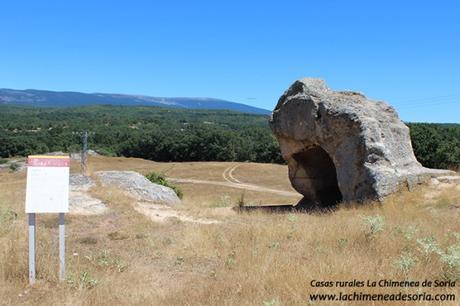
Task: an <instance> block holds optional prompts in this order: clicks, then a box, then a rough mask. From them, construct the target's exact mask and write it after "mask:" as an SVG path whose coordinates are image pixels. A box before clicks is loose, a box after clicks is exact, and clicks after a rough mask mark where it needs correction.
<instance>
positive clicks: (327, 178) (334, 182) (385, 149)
mask: <svg viewBox="0 0 460 306" xmlns="http://www.w3.org/2000/svg"><path fill="white" fill-rule="evenodd" d="M270 126H271V128H272V131H273V133H274V134H275V136H276V138H277V139H278V142H279V144H280V147H281V153H282V155H283V157H284V158H285V159H286V161H287V162H288V166H289V178H290V180H291V183H292V186H293V187H294V188H295V189H296V190H297V191H298V192H300V193H301V194H303V195H304V199H303V200H302V203H303V204H306V205H317V204H320V205H322V206H327V205H333V204H335V203H337V202H340V201H363V200H366V199H382V198H383V197H385V196H387V195H389V194H391V193H393V192H395V191H397V190H398V189H400V188H409V189H410V188H411V187H413V186H414V185H416V184H419V183H422V182H425V181H427V180H428V179H429V178H430V177H434V176H438V175H446V174H449V173H450V171H447V170H435V169H427V168H424V167H422V165H421V164H420V163H419V162H418V161H417V160H416V158H415V155H414V152H413V150H412V145H411V140H410V136H409V128H408V127H407V126H406V125H405V124H404V123H403V122H402V121H401V120H400V119H399V117H398V114H397V113H396V111H395V110H394V109H393V108H392V107H391V106H389V105H388V104H386V103H384V102H381V101H371V100H369V99H367V98H366V97H365V96H364V95H362V94H361V93H357V92H351V91H333V90H331V89H329V88H328V87H327V86H326V84H325V83H324V81H322V80H319V79H311V78H306V79H302V80H299V81H296V82H295V83H294V84H292V85H291V87H290V88H289V89H288V90H287V91H286V92H285V93H284V94H283V95H282V96H281V98H280V99H279V101H278V104H277V105H276V107H275V110H274V111H273V114H272V118H271V120H270Z"/></svg>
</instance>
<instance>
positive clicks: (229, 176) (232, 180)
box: [222, 165, 243, 184]
mask: <svg viewBox="0 0 460 306" xmlns="http://www.w3.org/2000/svg"><path fill="white" fill-rule="evenodd" d="M239 166H240V165H236V166H233V167H228V168H227V169H225V170H224V172H223V173H222V177H223V178H224V180H226V181H227V182H229V183H236V184H243V183H241V182H240V181H239V180H237V179H236V178H235V177H233V171H235V170H236V168H238V167H239Z"/></svg>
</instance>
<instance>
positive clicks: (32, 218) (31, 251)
mask: <svg viewBox="0 0 460 306" xmlns="http://www.w3.org/2000/svg"><path fill="white" fill-rule="evenodd" d="M27 215H28V217H29V283H31V284H33V283H35V214H34V213H30V214H27Z"/></svg>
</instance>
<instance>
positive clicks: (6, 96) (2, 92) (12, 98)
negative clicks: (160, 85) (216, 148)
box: [0, 89, 270, 114]
mask: <svg viewBox="0 0 460 306" xmlns="http://www.w3.org/2000/svg"><path fill="white" fill-rule="evenodd" d="M0 104H10V105H22V106H37V107H72V106H83V105H102V104H104V105H106V104H107V105H133V106H140V105H142V106H161V107H174V108H185V109H225V110H232V111H238V112H244V113H254V114H269V113H270V111H269V110H266V109H262V108H257V107H253V106H250V105H246V104H242V103H236V102H230V101H225V100H220V99H214V98H187V97H178V98H164V97H150V96H142V95H125V94H107V93H82V92H70V91H65V92H58V91H47V90H35V89H26V90H16V89H0Z"/></svg>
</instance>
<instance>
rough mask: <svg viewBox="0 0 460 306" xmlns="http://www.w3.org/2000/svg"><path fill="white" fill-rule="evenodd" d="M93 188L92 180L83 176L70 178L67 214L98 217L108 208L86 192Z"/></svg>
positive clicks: (78, 175)
mask: <svg viewBox="0 0 460 306" xmlns="http://www.w3.org/2000/svg"><path fill="white" fill-rule="evenodd" d="M93 186H94V182H93V180H92V179H91V178H90V177H88V176H85V175H81V174H72V175H71V176H70V195H69V212H70V213H71V214H75V215H99V214H103V213H105V212H106V211H107V210H108V208H107V206H106V205H105V204H104V203H103V202H102V201H101V200H99V199H96V198H94V197H92V196H91V195H90V194H89V193H88V191H89V189H90V188H91V187H93Z"/></svg>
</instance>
